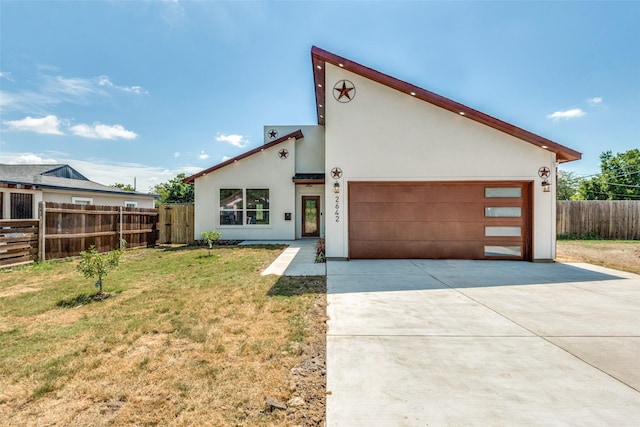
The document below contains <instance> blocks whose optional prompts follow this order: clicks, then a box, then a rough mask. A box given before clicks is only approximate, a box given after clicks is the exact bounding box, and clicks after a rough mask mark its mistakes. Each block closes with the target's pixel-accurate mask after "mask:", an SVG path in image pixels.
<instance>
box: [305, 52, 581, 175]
mask: <svg viewBox="0 0 640 427" xmlns="http://www.w3.org/2000/svg"><path fill="white" fill-rule="evenodd" d="M311 61H312V63H313V78H314V83H315V88H316V110H317V114H318V124H320V125H324V121H325V108H324V105H325V64H326V63H329V64H333V65H335V66H337V67H340V68H343V69H345V70H347V71H350V72H352V73H355V74H358V75H360V76H362V77H365V78H367V79H369V80H373V81H375V82H377V83H380V84H383V85H385V86H387V87H390V88H392V89H395V90H398V91H400V92H403V93H405V94H407V95H409V96H414V97H416V98H418V99H421V100H423V101H426V102H428V103H430V104H433V105H435V106H438V107H440V108H444V109H445V110H449V111H452V112H454V113H456V114H460V115H462V116H464V117H466V118H468V119H471V120H474V121H476V122H479V123H482V124H484V125H486V126H490V127H492V128H494V129H497V130H499V131H501V132H504V133H506V134H509V135H511V136H514V137H516V138H519V139H521V140H523V141H526V142H529V143H531V144H534V145H536V146H538V147H541V148H544V149H545V150H548V151H551V152H553V153H555V155H556V161H558V162H570V161H573V160H579V159H581V158H582V154H581V153H579V152H578V151H575V150H572V149H571V148H568V147H565V146H563V145H560V144H558V143H557V142H553V141H551V140H549V139H546V138H544V137H542V136H539V135H536V134H534V133H531V132H529V131H526V130H524V129H521V128H519V127H517V126H514V125H512V124H509V123H507V122H503V121H502V120H499V119H496V118H495V117H492V116H489V115H487V114H484V113H482V112H480V111H477V110H474V109H473V108H470V107H467V106H466V105H463V104H460V103H458V102H456V101H452V100H451V99H448V98H445V97H444V96H440V95H438V94H435V93H433V92H429V91H428V90H425V89H422V88H419V87H417V86H414V85H412V84H410V83H407V82H404V81H402V80H399V79H396V78H395V77H391V76H388V75H386V74H383V73H381V72H379V71H376V70H373V69H371V68H368V67H365V66H364V65H360V64H358V63H356V62H353V61H350V60H348V59H346V58H342V57H340V56H338V55H335V54H333V53H330V52H327V51H326V50H322V49H320V48H318V47H316V46H313V47H312V48H311Z"/></svg>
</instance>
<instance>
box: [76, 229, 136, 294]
mask: <svg viewBox="0 0 640 427" xmlns="http://www.w3.org/2000/svg"><path fill="white" fill-rule="evenodd" d="M125 243H126V242H124V241H123V242H121V244H120V249H116V250H113V251H110V252H105V253H102V254H101V253H99V252H98V251H96V247H95V246H94V245H91V246H89V250H87V251H82V252H80V256H81V259H80V262H79V263H78V267H77V269H78V271H79V272H81V273H82V274H83V275H84V277H86V278H87V279H91V278H97V279H98V281H97V282H96V284H95V286H96V288H99V291H98V294H102V278H103V277H105V276H106V275H107V274H109V272H110V271H111V270H112V269H114V268H116V267H117V266H118V264H119V263H120V257H121V256H122V252H123V251H124V247H125Z"/></svg>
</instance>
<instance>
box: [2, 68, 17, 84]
mask: <svg viewBox="0 0 640 427" xmlns="http://www.w3.org/2000/svg"><path fill="white" fill-rule="evenodd" d="M0 79H7V80H9V81H10V82H13V81H15V80H13V78H12V77H11V73H9V72H7V71H0Z"/></svg>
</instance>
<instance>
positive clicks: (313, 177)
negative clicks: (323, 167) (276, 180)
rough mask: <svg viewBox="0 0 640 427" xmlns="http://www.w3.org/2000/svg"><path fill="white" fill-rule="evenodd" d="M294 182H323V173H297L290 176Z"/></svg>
mask: <svg viewBox="0 0 640 427" xmlns="http://www.w3.org/2000/svg"><path fill="white" fill-rule="evenodd" d="M291 180H292V181H293V182H294V183H296V184H324V183H325V174H324V173H297V174H295V175H294V176H293V178H291Z"/></svg>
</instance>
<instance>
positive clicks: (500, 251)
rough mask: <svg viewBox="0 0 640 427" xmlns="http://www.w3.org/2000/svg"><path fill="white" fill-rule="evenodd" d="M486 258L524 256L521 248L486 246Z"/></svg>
mask: <svg viewBox="0 0 640 427" xmlns="http://www.w3.org/2000/svg"><path fill="white" fill-rule="evenodd" d="M484 256H505V257H507V256H509V257H511V256H516V257H520V256H522V247H521V246H485V247H484Z"/></svg>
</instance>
